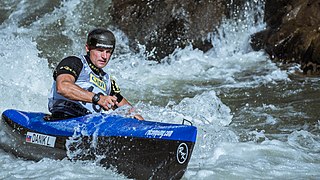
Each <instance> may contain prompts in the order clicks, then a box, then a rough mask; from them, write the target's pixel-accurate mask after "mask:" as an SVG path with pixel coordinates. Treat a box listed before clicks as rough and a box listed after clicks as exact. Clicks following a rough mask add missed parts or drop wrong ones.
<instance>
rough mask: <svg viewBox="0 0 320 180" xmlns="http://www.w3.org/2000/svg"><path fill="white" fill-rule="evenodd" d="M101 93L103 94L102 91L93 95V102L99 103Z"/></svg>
mask: <svg viewBox="0 0 320 180" xmlns="http://www.w3.org/2000/svg"><path fill="white" fill-rule="evenodd" d="M100 95H103V94H102V93H98V94H94V95H93V97H92V103H93V104H98V102H99V100H100Z"/></svg>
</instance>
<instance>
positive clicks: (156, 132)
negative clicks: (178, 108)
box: [145, 129, 173, 138]
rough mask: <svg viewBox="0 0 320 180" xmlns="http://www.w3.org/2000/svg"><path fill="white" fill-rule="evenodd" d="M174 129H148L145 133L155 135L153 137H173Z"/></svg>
mask: <svg viewBox="0 0 320 180" xmlns="http://www.w3.org/2000/svg"><path fill="white" fill-rule="evenodd" d="M172 133H173V131H167V130H152V129H150V130H148V131H147V132H146V133H145V135H146V136H153V137H157V136H158V137H159V138H162V137H171V135H172Z"/></svg>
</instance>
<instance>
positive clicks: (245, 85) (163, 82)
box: [0, 0, 320, 180]
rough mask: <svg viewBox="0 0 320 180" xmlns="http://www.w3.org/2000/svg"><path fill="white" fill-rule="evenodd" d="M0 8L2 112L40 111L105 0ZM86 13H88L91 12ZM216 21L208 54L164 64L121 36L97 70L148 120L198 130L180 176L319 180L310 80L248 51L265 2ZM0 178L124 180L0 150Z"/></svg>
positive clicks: (179, 54) (190, 53)
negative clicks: (187, 123) (57, 69)
mask: <svg viewBox="0 0 320 180" xmlns="http://www.w3.org/2000/svg"><path fill="white" fill-rule="evenodd" d="M98 2H100V1H94V0H88V1H77V0H65V1H61V2H60V1H50V0H43V1H27V0H22V1H21V0H4V1H1V2H0V5H1V6H0V15H1V19H0V22H1V24H0V42H1V43H0V49H1V51H0V57H1V67H0V102H1V103H0V112H1V113H2V112H3V111H4V110H5V109H9V108H14V109H19V110H26V111H41V112H48V110H47V103H48V99H47V98H48V94H49V91H50V87H51V84H52V81H53V80H52V71H53V67H54V66H55V65H56V64H57V63H58V62H59V60H60V59H61V58H63V57H65V56H67V55H71V54H75V55H78V54H81V53H84V52H85V51H84V42H85V37H86V32H87V31H88V30H89V29H90V28H92V27H95V26H105V25H107V24H108V19H107V18H106V17H105V16H104V15H103V14H105V13H107V12H106V10H105V7H107V6H108V3H109V2H108V1H106V2H105V3H104V4H103V5H100V4H98ZM93 8H94V11H93V10H92V9H93ZM237 17H238V19H232V20H224V21H223V23H222V24H221V26H220V27H219V28H218V29H217V31H216V33H215V34H214V35H213V36H212V37H211V38H212V41H213V44H214V47H216V48H215V49H212V50H210V51H209V52H206V53H203V52H202V51H199V50H197V49H195V50H194V49H192V47H186V48H184V49H176V51H175V52H174V53H173V54H172V55H170V56H169V57H167V58H166V59H164V60H163V61H162V63H156V62H153V61H148V60H146V58H145V57H144V55H143V46H141V52H140V53H133V52H131V51H130V50H129V47H128V40H127V39H126V37H125V35H124V34H123V33H122V32H121V31H119V30H117V29H114V28H113V29H112V30H113V31H114V32H115V34H116V37H117V45H116V51H115V53H114V55H113V57H112V60H111V61H110V62H109V65H108V66H107V67H106V68H105V70H106V71H108V72H109V73H110V74H112V75H113V77H114V78H115V79H116V80H117V83H118V84H119V86H120V87H121V91H122V94H123V95H124V96H125V97H127V99H129V101H131V103H132V104H134V106H135V107H136V108H137V109H138V111H139V112H140V113H141V114H142V116H144V117H145V118H146V119H148V120H152V121H161V122H171V123H181V121H182V119H183V118H186V119H189V120H191V121H192V122H193V125H195V126H197V128H198V136H197V142H196V145H195V148H194V153H193V155H192V158H191V160H190V163H189V166H188V169H187V171H186V173H185V175H184V177H183V179H208V180H209V179H210V180H211V179H318V178H320V156H319V153H320V136H319V135H320V121H319V117H320V116H319V115H320V111H319V109H320V91H319V81H320V78H318V77H303V76H301V75H300V72H301V70H300V69H299V66H298V65H294V64H292V65H285V64H281V63H277V64H276V63H274V62H272V61H271V60H270V58H269V57H268V56H267V55H266V54H265V52H263V51H257V52H256V51H252V50H251V48H250V45H249V37H250V35H251V34H252V33H254V32H257V31H260V30H262V29H263V28H265V24H264V22H263V2H261V1H252V2H251V3H249V2H248V3H247V8H245V10H244V11H243V12H240V13H239V14H238V16H237ZM0 169H1V170H0V179H126V178H125V177H124V176H122V175H120V174H117V173H115V172H114V171H112V170H111V169H104V168H102V167H100V166H98V165H96V164H95V163H94V162H70V161H68V160H60V161H57V160H52V159H43V160H41V161H39V162H34V161H28V160H23V159H19V158H16V157H14V156H12V155H11V154H8V153H6V152H3V151H1V150H0Z"/></svg>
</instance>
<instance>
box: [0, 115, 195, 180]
mask: <svg viewBox="0 0 320 180" xmlns="http://www.w3.org/2000/svg"><path fill="white" fill-rule="evenodd" d="M48 116H49V115H48V114H45V113H41V112H24V111H18V110H13V109H9V110H6V111H4V112H3V113H2V120H1V130H2V131H3V132H4V136H2V137H1V138H0V146H1V148H2V149H4V150H5V151H7V152H10V153H12V154H14V155H16V156H18V157H22V158H26V159H29V160H36V161H37V160H40V159H42V158H52V159H63V158H68V159H70V160H93V161H98V162H99V163H100V164H101V165H102V166H105V167H107V168H109V167H112V168H114V169H116V170H117V171H118V172H119V173H122V174H124V175H126V176H127V177H128V178H135V179H180V178H181V177H182V176H183V174H184V172H185V170H186V168H187V165H188V162H189V160H190V158H191V154H192V151H193V148H194V144H195V142H196V136H197V128H196V127H194V126H192V125H183V124H170V123H161V122H152V121H139V120H136V119H132V118H127V117H122V116H119V115H110V114H89V115H86V116H82V117H77V118H71V119H64V120H55V121H48V120H47V119H48Z"/></svg>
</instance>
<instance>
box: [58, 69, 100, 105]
mask: <svg viewBox="0 0 320 180" xmlns="http://www.w3.org/2000/svg"><path fill="white" fill-rule="evenodd" d="M56 84H57V87H56V88H57V92H58V93H59V94H60V95H62V96H64V97H66V98H68V99H71V100H74V101H83V102H92V97H93V95H94V94H93V93H92V92H89V91H86V90H84V89H82V88H81V87H79V86H77V85H76V84H75V77H74V76H72V75H70V74H60V75H59V76H58V77H57V79H56Z"/></svg>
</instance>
